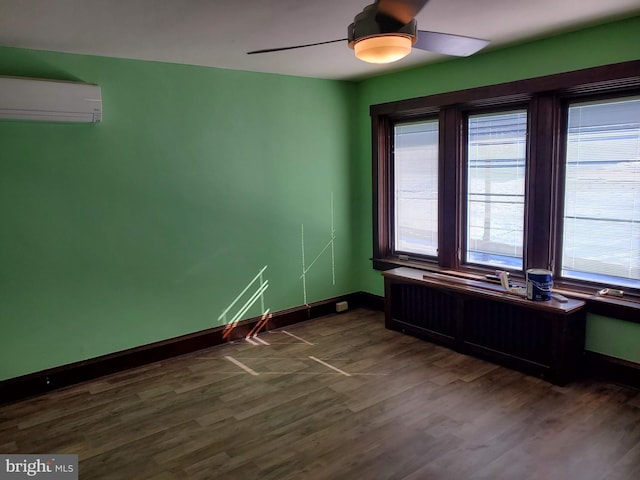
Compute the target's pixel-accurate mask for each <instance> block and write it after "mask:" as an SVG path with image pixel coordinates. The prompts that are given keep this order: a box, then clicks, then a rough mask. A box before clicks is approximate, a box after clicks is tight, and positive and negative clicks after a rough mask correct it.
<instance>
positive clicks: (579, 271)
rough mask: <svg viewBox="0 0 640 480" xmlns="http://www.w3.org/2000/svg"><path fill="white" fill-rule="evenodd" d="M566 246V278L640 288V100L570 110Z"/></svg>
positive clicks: (563, 265)
mask: <svg viewBox="0 0 640 480" xmlns="http://www.w3.org/2000/svg"><path fill="white" fill-rule="evenodd" d="M562 243H563V249H562V276H564V277H570V278H576V279H583V280H592V281H598V282H602V283H608V284H613V285H623V286H624V285H628V286H635V287H638V280H640V98H638V97H632V98H627V99H615V100H606V101H600V102H590V103H575V104H572V105H570V106H569V121H568V131H567V153H566V177H565V204H564V231H563V237H562Z"/></svg>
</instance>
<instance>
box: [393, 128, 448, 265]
mask: <svg viewBox="0 0 640 480" xmlns="http://www.w3.org/2000/svg"><path fill="white" fill-rule="evenodd" d="M394 146H395V150H394V182H395V186H394V189H395V202H394V205H395V228H394V231H395V249H396V251H398V252H405V253H417V254H421V255H430V256H436V255H437V254H438V121H437V120H431V121H426V122H419V123H406V124H401V125H396V126H395V131H394Z"/></svg>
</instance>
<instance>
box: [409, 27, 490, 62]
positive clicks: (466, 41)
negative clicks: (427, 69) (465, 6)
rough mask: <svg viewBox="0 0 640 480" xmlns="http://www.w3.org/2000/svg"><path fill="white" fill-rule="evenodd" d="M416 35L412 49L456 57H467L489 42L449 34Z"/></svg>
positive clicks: (425, 33)
mask: <svg viewBox="0 0 640 480" xmlns="http://www.w3.org/2000/svg"><path fill="white" fill-rule="evenodd" d="M417 34H418V35H417V36H418V39H417V40H416V43H414V44H413V48H419V49H420V50H428V51H430V52H435V53H442V54H444V55H454V56H456V57H468V56H469V55H473V54H474V53H476V52H477V51H479V50H482V49H483V48H484V47H486V46H487V45H488V44H489V40H482V39H481V38H473V37H464V36H462V35H452V34H450V33H438V32H427V31H425V30H418V32H417Z"/></svg>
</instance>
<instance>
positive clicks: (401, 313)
mask: <svg viewBox="0 0 640 480" xmlns="http://www.w3.org/2000/svg"><path fill="white" fill-rule="evenodd" d="M383 275H384V277H385V323H386V327H387V328H389V329H392V330H397V331H402V332H405V333H412V334H415V335H417V336H420V337H423V338H427V339H430V340H433V341H436V342H438V343H441V344H444V345H447V346H449V347H451V348H454V349H455V350H457V351H460V352H462V353H468V354H473V355H477V356H480V357H484V358H487V359H490V360H493V361H496V362H499V363H502V364H504V365H506V366H509V367H512V368H516V369H519V370H522V371H525V372H527V373H530V374H533V375H537V376H540V377H543V378H545V379H547V380H549V381H551V382H553V383H556V384H565V383H567V382H569V381H571V380H572V379H573V378H575V377H576V375H577V374H578V370H579V367H580V362H581V359H582V356H583V351H584V335H585V310H584V308H582V307H583V306H584V302H580V301H577V300H570V301H569V302H568V303H566V304H560V303H559V302H556V301H555V300H552V301H550V302H532V301H529V300H526V299H523V298H520V297H517V296H514V295H512V294H508V293H506V292H504V291H500V288H499V287H498V286H494V285H492V284H485V283H484V282H478V281H468V280H464V279H452V278H451V277H448V276H446V275H440V274H432V273H427V272H423V271H419V270H413V269H408V268H397V269H393V270H388V271H386V272H383Z"/></svg>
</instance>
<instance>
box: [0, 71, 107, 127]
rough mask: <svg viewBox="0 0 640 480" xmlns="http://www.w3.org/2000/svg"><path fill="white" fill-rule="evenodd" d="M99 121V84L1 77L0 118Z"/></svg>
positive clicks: (100, 105) (100, 109) (100, 96)
mask: <svg viewBox="0 0 640 480" xmlns="http://www.w3.org/2000/svg"><path fill="white" fill-rule="evenodd" d="M1 119H13V120H39V121H44V122H99V121H101V120H102V94H101V92H100V87H99V86H98V85H89V84H86V83H76V82H61V81H57V80H41V79H36V78H20V77H0V120H1Z"/></svg>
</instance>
